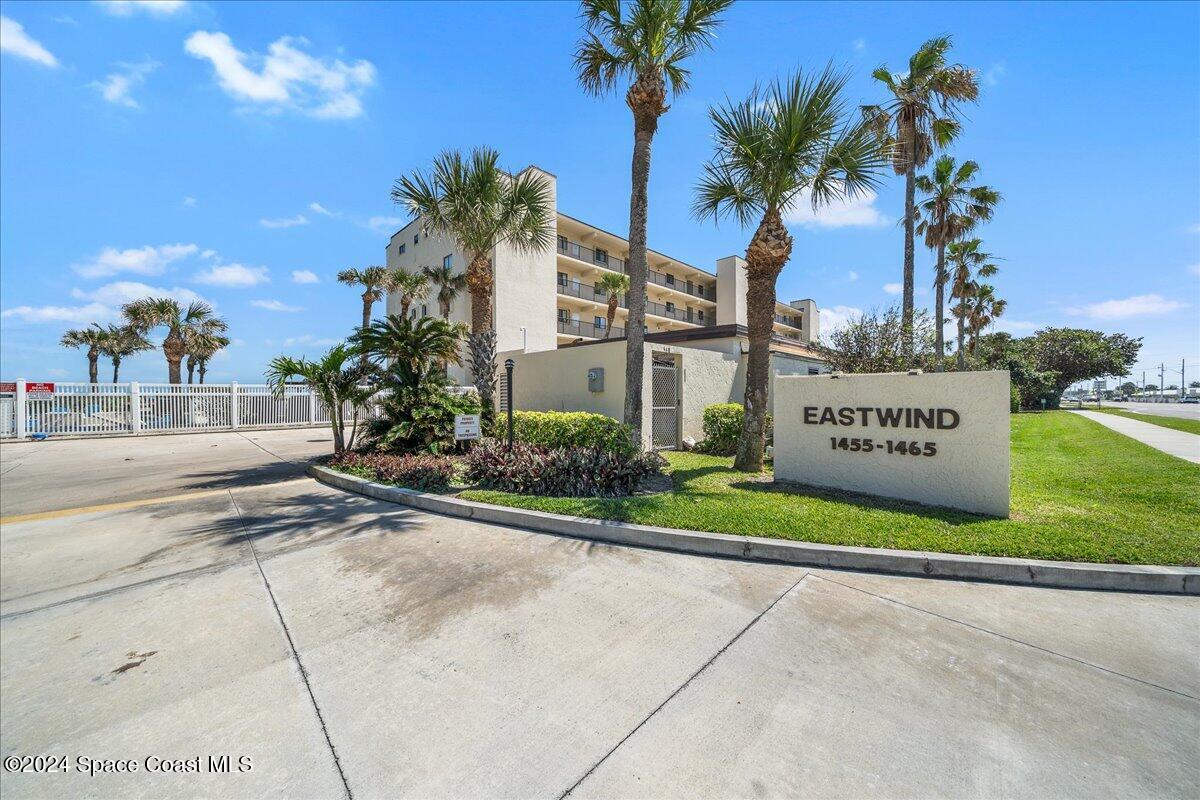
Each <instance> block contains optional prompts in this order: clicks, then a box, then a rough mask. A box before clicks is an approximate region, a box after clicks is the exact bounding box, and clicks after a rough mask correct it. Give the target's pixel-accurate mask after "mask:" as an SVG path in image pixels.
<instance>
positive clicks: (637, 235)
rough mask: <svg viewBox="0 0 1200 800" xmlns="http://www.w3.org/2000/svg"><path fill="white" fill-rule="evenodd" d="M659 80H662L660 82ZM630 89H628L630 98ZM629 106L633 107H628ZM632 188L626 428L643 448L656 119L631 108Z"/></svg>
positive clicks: (626, 359)
mask: <svg viewBox="0 0 1200 800" xmlns="http://www.w3.org/2000/svg"><path fill="white" fill-rule="evenodd" d="M660 80H661V79H660ZM632 93H633V89H630V94H631V95H632ZM631 106H632V104H631ZM633 109H634V111H633V165H632V175H633V185H632V190H631V191H630V194H629V259H628V261H626V262H625V269H626V271H627V272H628V273H629V295H628V297H629V313H628V316H627V317H626V320H625V424H626V425H628V426H629V428H630V436H631V438H632V439H633V443H634V445H635V446H637V447H638V448H639V449H640V448H641V446H642V402H643V398H642V392H643V383H642V370H643V369H644V367H645V359H646V352H645V351H646V348H645V342H646V327H645V326H646V274H647V270H648V266H647V264H646V216H647V212H648V209H649V204H650V201H649V196H648V192H649V184H650V147H651V144H652V143H653V140H654V133H655V131H656V130H657V129H658V115H657V114H654V113H652V112H651V113H646V112H640V113H639V110H638V108H637V107H636V106H634V107H633Z"/></svg>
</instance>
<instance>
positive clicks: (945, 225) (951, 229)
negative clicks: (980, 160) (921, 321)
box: [916, 156, 1000, 372]
mask: <svg viewBox="0 0 1200 800" xmlns="http://www.w3.org/2000/svg"><path fill="white" fill-rule="evenodd" d="M978 173H979V165H978V164H976V163H975V162H974V161H964V162H963V163H962V164H961V165H955V162H954V158H953V157H952V156H942V157H940V158H939V159H938V160H937V161H935V162H934V164H933V172H932V173H930V174H929V175H918V176H917V179H916V186H917V190H918V191H920V192H921V193H922V194H924V195H926V197H925V198H924V199H923V200H922V201H921V203H920V206H919V209H920V213H921V222H920V224H919V225H918V226H917V233H919V234H922V235H923V236H924V237H925V246H926V247H928V248H930V249H932V250H935V251H936V252H937V267H936V269H935V273H934V280H933V286H934V293H935V295H936V300H935V310H934V319H935V320H936V323H937V325H936V330H935V332H934V335H935V337H936V339H935V344H934V347H935V349H936V350H937V367H936V369H937V371H938V372H942V371H943V370H944V369H945V364H944V358H945V355H946V342H945V336H944V334H943V331H942V325H943V322H944V319H945V314H946V312H945V305H946V280H947V276H946V245H948V244H950V243H951V242H953V241H956V240H958V239H961V238H962V237H963V236H965V235H966V234H967V233H969V232H970V231H971V230H972V229H974V227H975V225H976V224H977V223H979V222H985V221H987V220H989V219H991V218H992V209H993V208H995V206H996V204H997V203H999V202H1000V193H999V192H997V191H996V190H995V189H992V188H991V187H990V186H970V185H969V184H970V183H971V182H972V181H973V180H974V179H975V176H976V175H977V174H978Z"/></svg>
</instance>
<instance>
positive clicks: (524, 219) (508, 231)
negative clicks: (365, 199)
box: [392, 147, 555, 419]
mask: <svg viewBox="0 0 1200 800" xmlns="http://www.w3.org/2000/svg"><path fill="white" fill-rule="evenodd" d="M499 161H500V154H499V153H498V152H497V151H495V150H492V149H491V148H487V147H480V148H476V149H475V150H472V151H471V155H470V157H469V158H468V157H464V156H463V154H462V153H460V152H458V151H447V152H444V153H442V154H441V155H439V156H438V157H437V158H436V159H434V161H433V172H432V174H431V175H425V174H423V173H421V172H414V173H413V174H412V175H408V176H404V177H401V178H400V179H398V180H397V181H396V183H395V185H394V186H393V187H392V200H393V201H395V202H397V203H400V204H402V205H403V206H404V207H405V208H406V209H407V210H408V212H409V213H410V214H412V215H413V216H414V217H416V218H417V219H419V220H421V224H422V225H424V227H425V228H426V229H427V230H429V231H431V232H433V233H436V234H440V235H443V236H447V237H450V238H453V239H454V240H456V241H457V242H458V244H459V245H460V246H461V247H462V249H463V250H464V251H465V253H466V257H467V270H466V276H467V287H468V289H469V290H470V293H471V342H470V347H471V351H472V354H473V357H472V360H471V363H472V373H473V375H474V380H475V387H476V388H477V389H478V390H479V400H480V403H481V405H482V406H483V414H484V415H485V416H486V417H488V418H489V419H490V417H491V414H492V413H493V411H494V409H493V408H492V391H493V387H494V386H495V381H496V366H495V362H496V332H495V330H494V328H493V323H492V287H493V279H494V276H493V271H492V253H493V251H494V250H495V249H496V248H497V247H499V246H500V245H507V246H508V247H511V248H512V249H514V250H515V251H517V252H518V253H538V252H543V251H545V250H547V249H549V248H550V246H551V245H552V243H553V241H554V231H555V211H554V207H553V203H552V200H551V193H550V184H549V182H548V181H546V180H545V179H544V178H542V177H541V176H540V175H537V174H535V173H534V172H532V171H530V170H526V171H524V172H522V173H520V174H519V175H510V174H509V173H507V172H505V171H504V170H502V169H501V168H500V167H499V163H498V162H499Z"/></svg>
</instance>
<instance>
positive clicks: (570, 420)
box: [491, 411, 636, 455]
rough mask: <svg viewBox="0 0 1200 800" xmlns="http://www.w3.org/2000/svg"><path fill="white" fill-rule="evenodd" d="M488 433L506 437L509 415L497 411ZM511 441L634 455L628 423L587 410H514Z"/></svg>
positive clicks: (502, 437) (497, 437)
mask: <svg viewBox="0 0 1200 800" xmlns="http://www.w3.org/2000/svg"><path fill="white" fill-rule="evenodd" d="M491 435H492V436H494V437H495V438H496V439H507V437H508V417H507V415H505V414H497V415H496V421H495V423H494V424H493V425H492V428H491ZM513 441H514V442H522V443H524V444H532V445H538V446H539V447H550V448H555V447H568V448H569V447H590V448H595V449H597V450H603V451H604V452H606V453H617V454H620V455H633V453H634V451H635V450H636V448H635V447H634V446H633V441H632V440H631V439H630V431H629V426H628V425H624V424H622V423H621V422H618V421H617V420H615V419H613V418H612V417H606V416H604V415H603V414H592V413H590V412H587V411H514V412H513Z"/></svg>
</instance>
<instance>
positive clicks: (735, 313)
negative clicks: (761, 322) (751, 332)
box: [717, 256, 746, 325]
mask: <svg viewBox="0 0 1200 800" xmlns="http://www.w3.org/2000/svg"><path fill="white" fill-rule="evenodd" d="M717 324H718V325H745V324H746V260H745V259H744V258H741V257H740V256H726V257H725V258H720V259H717Z"/></svg>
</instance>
